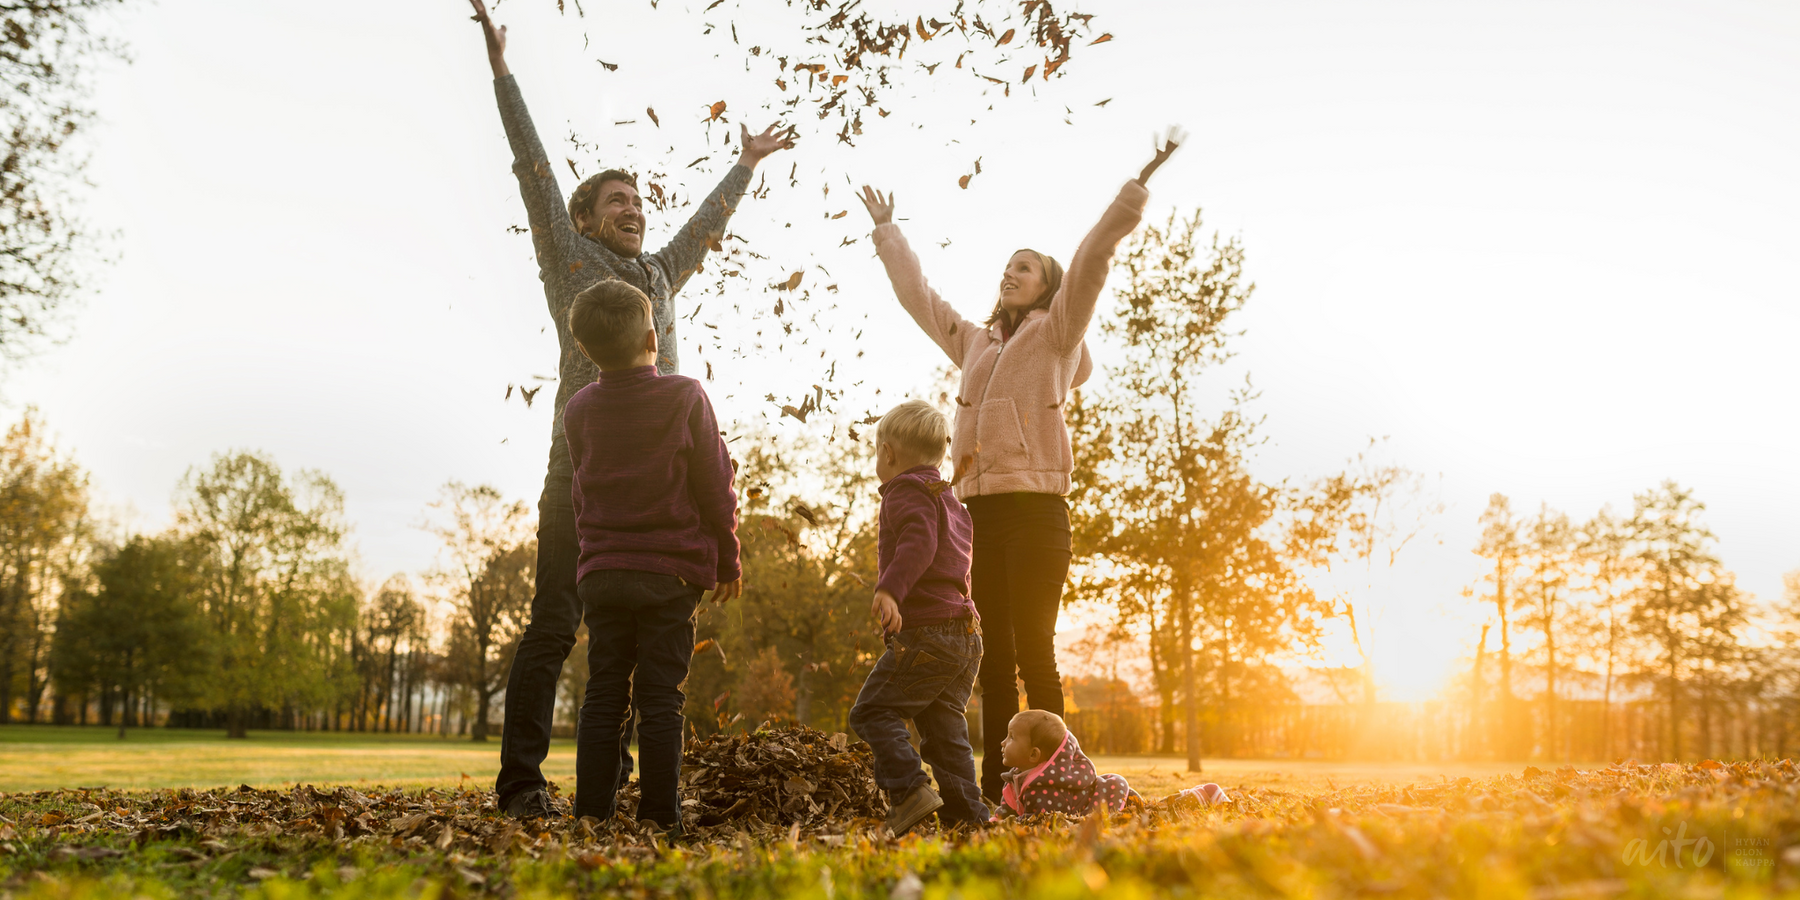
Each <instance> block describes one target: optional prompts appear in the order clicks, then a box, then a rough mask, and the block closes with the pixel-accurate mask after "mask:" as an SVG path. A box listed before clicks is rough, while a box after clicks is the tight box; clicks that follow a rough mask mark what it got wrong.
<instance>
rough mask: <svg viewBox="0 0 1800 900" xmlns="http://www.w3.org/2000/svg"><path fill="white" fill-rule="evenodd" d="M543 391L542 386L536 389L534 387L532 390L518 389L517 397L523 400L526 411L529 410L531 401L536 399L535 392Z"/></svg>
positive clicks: (526, 388)
mask: <svg viewBox="0 0 1800 900" xmlns="http://www.w3.org/2000/svg"><path fill="white" fill-rule="evenodd" d="M543 389H544V387H543V385H538V386H537V387H534V388H528V387H521V388H519V396H520V397H523V398H525V408H526V409H530V408H531V401H532V400H534V399H536V398H537V392H538V391H541V390H543Z"/></svg>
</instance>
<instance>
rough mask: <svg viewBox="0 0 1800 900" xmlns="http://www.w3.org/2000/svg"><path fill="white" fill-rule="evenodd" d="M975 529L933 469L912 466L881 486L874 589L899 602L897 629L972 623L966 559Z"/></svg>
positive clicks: (971, 605) (960, 505) (973, 609)
mask: <svg viewBox="0 0 1800 900" xmlns="http://www.w3.org/2000/svg"><path fill="white" fill-rule="evenodd" d="M973 535H974V526H973V525H972V523H971V522H970V521H969V511H968V510H966V509H964V508H963V505H962V503H961V501H958V500H957V499H956V497H955V496H953V495H952V494H951V493H950V491H949V485H947V484H945V483H944V479H943V476H941V475H939V474H938V470H937V469H936V467H933V466H914V467H913V468H911V469H907V470H906V471H905V472H902V473H900V474H899V475H896V476H894V477H893V479H891V480H890V481H888V483H887V484H884V485H882V486H881V530H880V532H879V535H878V537H877V539H876V544H875V548H876V555H875V558H876V560H877V564H878V565H879V566H880V570H879V572H880V574H879V581H878V582H877V583H876V585H875V589H876V590H882V591H887V592H888V593H890V594H892V595H894V597H895V599H896V600H898V601H899V603H900V627H901V628H916V627H918V626H920V625H931V624H934V623H937V622H945V621H949V620H950V619H960V618H964V617H968V618H974V617H975V615H976V613H975V604H974V603H973V602H971V601H970V600H969V557H970V551H971V547H972V546H973V543H972V542H973V537H972V536H973Z"/></svg>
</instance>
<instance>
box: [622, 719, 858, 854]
mask: <svg viewBox="0 0 1800 900" xmlns="http://www.w3.org/2000/svg"><path fill="white" fill-rule="evenodd" d="M682 755H683V759H682V766H681V806H682V822H683V824H684V825H686V826H687V827H689V828H710V827H713V826H720V825H734V826H739V825H741V826H744V827H747V828H749V829H750V830H753V831H754V830H756V826H759V825H764V824H767V825H782V826H794V825H800V826H806V827H820V826H824V825H826V824H828V823H831V822H841V821H844V820H848V819H862V818H869V817H874V818H880V817H882V816H885V815H886V814H887V806H888V805H887V798H886V795H884V794H883V793H882V792H881V789H880V788H877V787H876V786H875V761H874V757H873V756H871V755H870V753H869V745H868V744H865V743H863V742H861V741H852V740H850V736H849V735H847V734H843V733H841V732H840V733H838V734H832V735H827V734H825V733H824V732H822V731H818V730H815V729H812V728H808V727H806V726H804V725H802V726H796V727H782V728H774V729H761V730H758V731H756V732H755V733H752V734H726V733H720V734H715V735H713V736H712V737H708V738H703V739H700V740H697V741H689V742H688V745H687V747H686V748H684V749H683V750H682ZM619 800H620V803H619V806H620V810H621V811H622V812H626V813H627V814H629V813H630V812H631V811H635V810H636V809H637V800H638V786H637V782H636V781H633V782H632V783H631V784H630V785H628V786H627V787H626V788H625V790H624V791H622V792H621V793H620V798H619Z"/></svg>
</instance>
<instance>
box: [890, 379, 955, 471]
mask: <svg viewBox="0 0 1800 900" xmlns="http://www.w3.org/2000/svg"><path fill="white" fill-rule="evenodd" d="M949 444H950V422H949V421H948V420H946V419H945V418H944V414H943V413H941V412H938V411H937V409H936V408H935V407H933V406H932V405H931V404H929V403H926V402H925V401H923V400H908V401H906V402H905V403H902V404H900V405H899V406H896V407H894V408H893V409H890V410H888V413H887V415H885V416H882V417H881V421H880V422H879V423H878V424H876V426H875V477H876V478H879V479H881V483H882V484H887V483H888V482H889V481H891V480H893V478H894V476H895V475H898V474H900V473H901V472H904V471H906V470H907V469H910V468H913V467H914V466H936V465H941V464H942V463H943V462H944V452H945V450H946V449H947V448H948V446H949Z"/></svg>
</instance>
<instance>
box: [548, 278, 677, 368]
mask: <svg viewBox="0 0 1800 900" xmlns="http://www.w3.org/2000/svg"><path fill="white" fill-rule="evenodd" d="M569 331H570V332H572V333H573V334H574V335H575V343H576V344H577V345H579V346H580V347H581V352H582V354H583V355H585V356H586V357H587V358H588V359H590V360H593V362H594V365H596V366H599V367H600V370H601V371H603V372H611V371H615V370H618V369H634V368H637V367H638V366H649V365H655V364H656V323H655V321H654V320H653V319H652V317H651V313H650V298H648V297H646V296H644V292H643V291H640V290H638V289H637V288H635V287H632V286H631V285H629V284H626V283H625V282H623V281H619V280H617V279H612V278H609V279H607V280H605V281H602V282H600V283H599V284H596V285H594V286H593V287H590V288H588V289H587V290H585V291H582V292H581V293H579V294H576V295H575V302H574V303H573V304H571V305H570V306H569Z"/></svg>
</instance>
